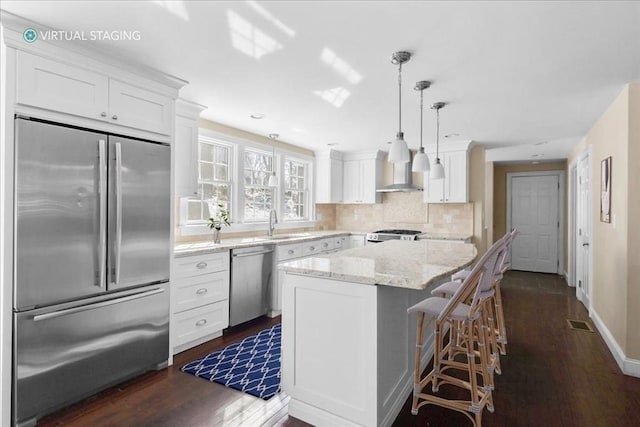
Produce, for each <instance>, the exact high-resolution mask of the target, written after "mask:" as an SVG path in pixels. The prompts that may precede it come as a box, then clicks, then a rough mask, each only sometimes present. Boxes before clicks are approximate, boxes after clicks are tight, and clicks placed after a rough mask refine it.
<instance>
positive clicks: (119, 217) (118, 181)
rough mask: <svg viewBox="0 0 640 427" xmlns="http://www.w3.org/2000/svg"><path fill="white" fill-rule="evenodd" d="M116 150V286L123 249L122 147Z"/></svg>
mask: <svg viewBox="0 0 640 427" xmlns="http://www.w3.org/2000/svg"><path fill="white" fill-rule="evenodd" d="M114 145H115V149H116V241H115V248H114V249H115V254H114V255H115V270H116V271H115V274H114V280H113V281H114V282H115V284H116V285H117V284H119V283H120V263H121V259H120V250H121V248H122V145H121V144H120V143H119V142H116V143H115V144H114Z"/></svg>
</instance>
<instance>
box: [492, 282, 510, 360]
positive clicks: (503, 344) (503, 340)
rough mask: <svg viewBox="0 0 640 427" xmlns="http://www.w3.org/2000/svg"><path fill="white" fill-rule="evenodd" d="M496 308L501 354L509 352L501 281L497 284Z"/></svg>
mask: <svg viewBox="0 0 640 427" xmlns="http://www.w3.org/2000/svg"><path fill="white" fill-rule="evenodd" d="M494 297H495V310H496V318H497V321H498V332H499V334H498V347H499V348H500V354H507V327H506V325H505V322H504V311H503V310H502V294H501V292H500V282H499V281H498V282H497V283H496V286H495V295H494Z"/></svg>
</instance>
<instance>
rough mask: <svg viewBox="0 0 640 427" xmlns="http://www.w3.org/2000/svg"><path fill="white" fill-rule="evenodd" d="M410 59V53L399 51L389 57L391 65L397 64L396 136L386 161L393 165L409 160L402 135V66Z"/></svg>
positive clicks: (409, 156)
mask: <svg viewBox="0 0 640 427" xmlns="http://www.w3.org/2000/svg"><path fill="white" fill-rule="evenodd" d="M409 59H411V53H409V52H405V51H400V52H396V53H394V54H393V55H391V63H392V64H398V134H397V135H396V140H395V141H393V143H392V144H391V149H390V150H389V158H388V160H389V161H390V162H393V163H407V162H408V161H409V160H411V155H410V153H409V147H408V146H407V143H406V141H405V140H404V134H403V133H402V64H404V63H405V62H407V61H409Z"/></svg>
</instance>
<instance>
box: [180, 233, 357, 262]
mask: <svg viewBox="0 0 640 427" xmlns="http://www.w3.org/2000/svg"><path fill="white" fill-rule="evenodd" d="M350 234H360V235H364V234H365V233H351V232H349V231H340V230H328V231H308V232H304V233H287V234H274V235H273V237H272V238H269V237H267V236H263V237H243V238H238V239H225V238H224V235H223V237H222V241H221V242H220V243H217V244H216V243H213V240H210V241H205V242H195V243H184V244H178V245H175V246H174V248H173V253H174V256H175V257H176V258H181V257H185V256H191V255H203V254H212V253H216V252H222V251H228V250H230V249H236V248H247V247H250V246H259V245H286V244H290V243H302V242H307V241H310V240H315V239H322V238H325V237H337V236H348V235H350Z"/></svg>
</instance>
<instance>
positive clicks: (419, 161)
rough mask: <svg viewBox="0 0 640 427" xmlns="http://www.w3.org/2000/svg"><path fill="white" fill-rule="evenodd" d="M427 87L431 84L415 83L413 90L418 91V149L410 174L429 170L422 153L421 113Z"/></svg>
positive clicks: (426, 158)
mask: <svg viewBox="0 0 640 427" xmlns="http://www.w3.org/2000/svg"><path fill="white" fill-rule="evenodd" d="M429 86H431V82H429V81H426V80H422V81H419V82H418V83H416V86H415V87H414V89H415V90H419V91H420V149H419V150H418V152H417V153H416V155H415V157H414V158H413V165H411V171H412V172H429V169H430V167H429V156H427V153H425V152H424V146H423V145H422V115H423V114H422V111H423V110H424V107H423V100H424V90H425V89H427V88H428V87H429Z"/></svg>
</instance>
